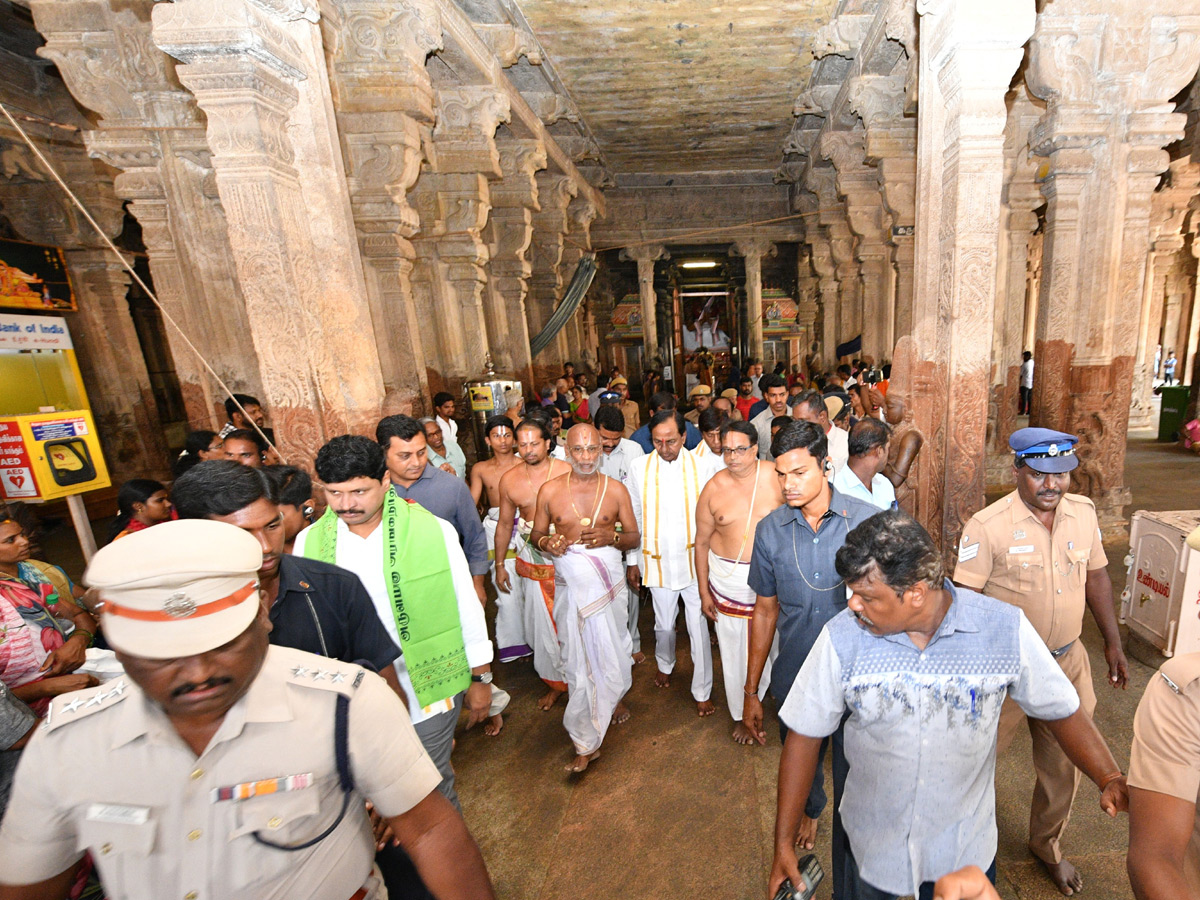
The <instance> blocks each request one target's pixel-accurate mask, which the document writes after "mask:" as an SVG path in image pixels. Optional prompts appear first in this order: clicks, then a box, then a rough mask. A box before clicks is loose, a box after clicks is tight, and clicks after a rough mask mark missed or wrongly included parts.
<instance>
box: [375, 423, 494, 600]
mask: <svg viewBox="0 0 1200 900" xmlns="http://www.w3.org/2000/svg"><path fill="white" fill-rule="evenodd" d="M375 440H377V441H379V446H380V447H382V448H383V452H384V454H385V456H386V457H387V468H388V475H389V476H390V477H391V480H392V490H394V491H395V492H396V494H397V495H398V496H399V497H401V498H402V499H404V500H412V501H414V502H415V503H419V504H421V505H422V506H423V507H425V508H426V509H427V510H429V511H430V512H431V513H433V514H434V515H435V516H437V517H438V518H439V519H445V520H446V521H447V522H449V523H450V524H451V525H452V526H454V530H455V531H456V532H458V540H459V543H460V544H462V549H463V553H464V554H466V557H467V564H468V565H469V566H470V569H471V578H472V579H473V580H474V582H475V593H476V594H478V595H479V602H480V603H486V602H487V594H486V592H485V590H486V589H485V587H484V580H485V579H486V578H487V575H488V572H489V571H490V564H489V562H488V543H487V534H485V533H484V530H483V523H482V522H480V520H479V510H478V509H476V507H475V501H474V500H473V499H471V492H470V490H468V488H467V485H466V483H465V482H463V481H462V480H461V479H459V478H456V477H454V476H453V475H451V474H450V473H449V472H446V471H443V470H442V469H439V468H437V467H436V466H431V465H429V447H428V444H427V442H426V439H425V429H424V428H422V427H421V423H420V422H418V421H417V420H416V419H414V418H412V417H411V416H388V417H387V418H384V419H381V420H380V422H379V424H378V425H376V426H375Z"/></svg>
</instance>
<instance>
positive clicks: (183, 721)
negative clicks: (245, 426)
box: [0, 520, 493, 900]
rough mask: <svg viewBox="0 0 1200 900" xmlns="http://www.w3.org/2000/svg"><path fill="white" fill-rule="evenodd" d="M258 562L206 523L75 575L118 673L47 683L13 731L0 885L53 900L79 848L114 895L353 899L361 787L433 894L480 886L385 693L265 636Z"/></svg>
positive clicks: (369, 887) (133, 546)
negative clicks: (31, 718)
mask: <svg viewBox="0 0 1200 900" xmlns="http://www.w3.org/2000/svg"><path fill="white" fill-rule="evenodd" d="M261 565H262V551H261V550H260V548H259V545H258V541H257V540H255V539H254V537H252V536H251V535H250V534H248V533H246V532H244V531H242V530H241V529H240V528H238V527H236V526H234V525H229V524H226V523H223V522H213V521H207V520H185V521H178V522H167V523H166V524H164V525H161V526H159V527H157V528H149V529H146V530H145V531H142V532H138V533H137V534H134V535H130V536H129V537H127V538H126V539H124V540H122V541H118V542H117V543H115V544H111V545H109V546H108V547H105V548H104V549H103V550H101V551H100V552H99V553H98V554H97V555H96V557H95V559H94V560H93V561H92V564H91V566H90V567H89V569H88V573H87V577H86V581H87V582H88V583H89V584H90V585H91V586H92V587H94V588H96V589H98V591H99V595H100V600H101V602H102V604H103V605H102V619H101V624H102V627H103V629H104V633H105V636H106V638H107V639H108V641H109V643H110V644H111V645H112V646H113V648H114V649H115V650H116V651H117V656H118V658H119V659H120V661H121V662H122V664H123V665H124V666H125V675H124V676H122V677H120V678H118V679H116V680H113V681H110V682H108V683H107V684H104V685H101V686H100V687H97V688H92V689H89V690H85V691H77V692H75V693H71V694H66V695H63V696H61V697H58V698H56V699H55V700H54V703H53V705H52V706H51V707H50V711H49V713H48V714H47V716H46V721H45V725H44V726H43V727H42V728H40V729H39V730H38V732H37V733H36V734H35V735H34V737H33V739H32V740H31V741H30V742H29V746H28V748H27V750H26V752H25V754H24V756H23V757H22V760H21V764H20V766H19V767H18V769H17V775H16V781H15V783H14V786H13V794H12V799H11V801H10V804H9V808H8V813H7V815H6V817H5V819H4V823H3V825H2V826H0V900H11V898H17V897H20V898H33V900H41V898H45V900H60V898H62V897H65V896H66V892H67V888H68V886H69V883H70V880H71V878H72V875H73V872H74V870H75V866H76V863H77V862H78V861H79V859H80V857H81V856H82V854H83V851H84V850H88V851H90V852H91V854H92V857H93V859H94V860H95V861H96V864H97V866H98V868H99V872H100V878H101V880H102V881H103V882H104V884H105V886H106V888H107V891H108V893H109V896H115V897H125V898H131V900H139V898H147V900H149V898H154V900H164V898H181V900H209V898H212V900H226V898H238V900H265V898H277V900H298V898H305V900H367V898H373V897H377V896H378V895H379V887H380V880H379V877H378V874H377V873H376V872H374V871H373V869H372V858H373V856H374V852H375V847H376V844H375V836H374V835H373V834H372V826H371V822H370V820H369V819H368V815H367V812H366V807H365V804H364V798H365V799H367V800H369V801H370V802H371V803H372V804H373V805H374V807H375V809H376V810H377V811H378V813H379V814H380V815H381V816H382V817H383V823H386V825H387V826H389V827H390V829H391V832H392V834H394V836H395V837H396V838H398V839H399V841H400V842H401V843H402V844H403V845H404V846H405V848H406V849H407V850H408V852H409V853H410V855H411V856H412V859H413V861H414V862H415V864H416V866H417V869H418V871H419V872H420V873H421V876H422V878H423V879H424V880H425V882H426V884H427V885H428V886H429V888H430V890H431V891H432V892H433V893H434V894H435V895H436V896H437V897H439V898H447V897H458V898H467V897H470V898H491V897H492V896H493V894H492V889H491V885H490V884H489V882H488V876H487V872H486V870H485V868H484V864H483V860H482V858H481V857H480V855H479V849H478V847H476V845H475V842H474V841H473V840H472V839H471V836H470V834H468V832H467V829H466V826H465V825H464V824H463V821H462V818H461V817H460V816H459V815H458V814H457V813H456V812H455V811H454V808H453V807H452V806H451V805H450V803H449V801H447V800H446V799H445V798H444V797H443V796H442V795H441V794H440V793H439V792H438V791H437V785H438V782H439V781H440V780H441V775H440V774H439V773H438V770H437V767H436V766H434V764H433V762H432V761H431V760H430V758H429V756H428V755H427V754H426V753H425V751H424V749H422V747H421V743H420V741H419V740H418V739H417V735H416V732H415V731H414V730H413V727H412V725H411V723H410V722H409V719H408V714H407V713H406V712H405V710H404V706H403V705H402V704H401V702H400V699H399V698H398V697H397V696H396V694H395V693H394V692H393V691H392V690H391V689H389V688H388V686H387V685H386V684H385V683H384V681H383V680H382V679H381V678H379V677H378V676H376V675H374V674H372V673H369V672H367V671H366V670H364V669H361V668H359V667H358V666H354V665H351V664H348V663H342V662H338V661H336V660H330V659H326V658H324V657H319V656H314V655H312V654H309V653H304V652H302V651H299V650H293V649H290V648H286V647H271V646H270V645H269V644H268V642H267V635H268V632H269V631H270V619H269V618H268V616H267V614H266V611H265V610H264V609H263V607H262V606H261V604H260V602H259V596H258V590H257V581H256V572H257V571H258V569H259V568H260V567H261ZM80 760H87V765H86V767H85V769H83V770H81V769H80V768H79V761H80ZM81 771H82V772H85V774H84V775H82V776H81V775H80V774H78V773H80V772H81ZM72 773H76V774H72ZM383 823H381V826H382V824H383ZM381 826H377V830H378V833H379V835H380V836H381V837H386V835H385V834H384V831H383V828H382V827H381Z"/></svg>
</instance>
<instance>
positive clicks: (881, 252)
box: [821, 79, 893, 362]
mask: <svg viewBox="0 0 1200 900" xmlns="http://www.w3.org/2000/svg"><path fill="white" fill-rule="evenodd" d="M857 86H858V87H859V88H860V90H861V89H862V87H863V84H862V81H861V79H860V81H859V84H858V85H857ZM865 141H866V132H865V131H864V130H862V129H855V130H852V131H829V132H826V133H825V134H824V135H822V137H821V154H822V155H823V156H825V157H826V158H827V159H829V160H831V161H832V162H833V165H834V168H835V169H836V170H837V189H838V193H839V194H841V195H842V196H843V197H844V198H845V204H846V221H847V223H848V224H849V225H850V228H851V230H852V231H853V232H854V234H855V235H857V237H858V240H857V242H856V246H855V256H856V258H857V260H858V266H859V272H860V273H861V275H862V319H861V334H862V338H863V339H862V353H863V354H864V355H868V356H871V357H873V358H874V359H875V360H876V361H877V362H878V361H879V360H880V359H882V358H883V357H884V355H885V354H888V353H890V352H891V348H892V308H893V299H892V294H891V288H892V278H891V270H892V259H891V248H890V246H889V244H888V237H889V235H890V232H891V217H890V216H889V215H888V213H887V212H886V210H884V208H883V203H882V199H881V197H880V191H879V173H878V171H877V170H876V169H875V168H874V167H873V166H868V165H866V164H865V163H864V159H865V153H866V147H865ZM849 336H850V337H852V336H853V333H851V334H850V335H849Z"/></svg>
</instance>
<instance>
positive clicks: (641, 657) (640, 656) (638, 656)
mask: <svg viewBox="0 0 1200 900" xmlns="http://www.w3.org/2000/svg"><path fill="white" fill-rule="evenodd" d="M645 661H646V654H645V653H643V652H642V651H641V650H639V651H638V652H637V653H635V654H633V664H634V665H635V666H636V665H638V664H640V663H644V662H645Z"/></svg>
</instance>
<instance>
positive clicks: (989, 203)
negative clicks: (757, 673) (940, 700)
mask: <svg viewBox="0 0 1200 900" xmlns="http://www.w3.org/2000/svg"><path fill="white" fill-rule="evenodd" d="M918 11H919V12H920V14H921V21H920V38H921V54H920V66H921V71H920V101H919V105H918V114H919V116H920V121H919V123H918V141H919V143H920V146H919V147H918V156H917V158H918V160H919V166H918V171H917V197H918V198H919V201H920V203H921V214H920V215H918V217H917V228H918V231H917V267H918V268H917V273H916V281H915V295H914V313H913V319H914V329H913V340H912V341H911V342H906V344H907V345H908V346H909V347H911V350H906V351H905V352H911V353H913V354H915V364H912V365H911V366H909V361H908V360H906V361H905V365H903V366H900V367H899V368H900V370H901V373H902V379H901V384H900V388H901V392H902V394H903V395H904V396H906V397H908V398H917V399H918V400H919V402H916V403H915V404H914V407H915V408H914V413H915V425H916V427H917V428H918V429H919V431H920V432H921V433H923V434H924V435H925V438H926V444H925V448H924V450H923V451H922V453H921V455H920V456H919V457H918V462H917V469H918V475H917V479H916V480H917V483H918V485H919V488H918V496H917V497H916V498H915V502H914V509H915V513H916V515H917V516H918V518H919V519H920V520H921V521H922V522H923V523H924V525H925V527H926V528H927V529H928V530H929V532H930V534H932V535H933V536H934V539H935V540H936V541H938V543H939V544H940V545H941V548H942V551H943V553H944V554H945V555H946V557H947V559H948V560H951V561H952V560H953V559H954V554H955V552H956V548H957V543H958V536H959V533H960V531H961V528H962V525H963V523H964V522H965V521H966V520H967V518H968V517H969V516H970V515H971V514H973V513H974V512H976V511H977V510H979V509H980V508H982V506H983V503H984V456H985V453H984V450H985V435H986V429H987V394H988V375H989V372H990V367H991V349H992V313H993V307H994V303H995V291H996V241H997V231H998V228H997V223H998V221H999V218H1000V192H1001V187H1002V183H1003V174H1004V154H1003V132H1004V124H1005V116H1006V109H1005V103H1004V95H1005V93H1006V92H1007V90H1008V85H1009V83H1010V82H1011V80H1012V76H1013V73H1014V72H1015V71H1016V69H1017V66H1018V65H1019V64H1020V62H1021V56H1022V46H1023V45H1024V43H1025V41H1026V40H1027V39H1028V37H1029V34H1030V33H1031V32H1032V30H1033V24H1034V18H1035V11H1034V4H1033V3H1032V2H1031V0H1021V2H1018V3H1015V4H1013V3H1010V4H1006V5H1005V6H1004V7H1003V8H1001V7H998V6H994V5H987V4H961V3H954V2H953V0H920V2H919V3H918ZM897 356H899V353H898V354H897ZM897 362H899V360H897ZM895 374H896V373H895V372H894V371H893V375H895Z"/></svg>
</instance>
